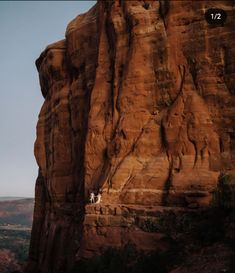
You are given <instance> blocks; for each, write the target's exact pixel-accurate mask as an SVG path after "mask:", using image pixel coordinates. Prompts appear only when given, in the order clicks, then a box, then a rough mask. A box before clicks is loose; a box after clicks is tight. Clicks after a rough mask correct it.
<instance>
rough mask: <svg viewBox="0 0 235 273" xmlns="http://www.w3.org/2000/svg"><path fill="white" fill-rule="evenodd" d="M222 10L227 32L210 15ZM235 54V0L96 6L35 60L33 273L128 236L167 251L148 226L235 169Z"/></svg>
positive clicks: (68, 263) (63, 265) (207, 193)
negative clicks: (92, 198) (38, 101)
mask: <svg viewBox="0 0 235 273" xmlns="http://www.w3.org/2000/svg"><path fill="white" fill-rule="evenodd" d="M214 6H216V7H220V8H223V9H224V10H225V11H226V12H227V14H228V17H227V21H226V23H225V24H224V26H223V27H222V26H218V27H215V26H211V25H208V24H207V22H206V21H205V19H204V13H205V11H206V10H207V9H208V8H210V7H214ZM234 58H235V28H234V1H121V0H120V1H98V2H97V4H96V5H95V6H94V7H93V8H92V9H90V10H89V11H88V12H87V13H85V14H82V15H79V16H78V17H76V18H75V19H74V20H73V21H72V22H71V23H70V24H69V25H68V27H67V30H66V39H65V40H62V41H59V42H57V43H54V44H52V45H49V46H48V47H47V48H46V49H45V51H44V52H43V53H42V54H41V56H40V57H39V59H38V60H37V61H36V65H37V69H38V71H39V77H40V84H41V90H42V94H43V96H44V98H45V101H44V104H43V106H42V109H41V112H40V114H39V121H38V124H37V139H36V142H35V157H36V160H37V163H38V165H39V175H38V178H37V182H36V196H35V198H36V199H35V200H36V201H35V211H34V223H33V231H32V238H31V247H30V255H29V260H30V261H29V265H28V269H27V271H28V272H42V273H47V272H51V273H52V272H53V273H59V272H69V270H70V269H71V267H72V265H73V263H74V260H75V258H77V259H79V258H82V257H90V256H92V255H94V254H97V253H99V251H101V250H102V249H103V248H105V247H108V246H111V247H120V246H123V245H125V243H126V242H129V241H131V242H132V243H134V244H135V245H136V246H137V248H140V249H143V250H151V249H154V248H156V247H159V248H162V247H163V248H164V247H165V245H164V243H163V242H161V238H162V236H163V237H164V235H163V234H162V233H156V232H145V231H143V229H141V228H140V226H141V221H145V220H146V219H149V217H155V218H156V217H159V215H161V214H162V213H164V212H165V211H169V210H173V209H174V210H178V211H180V213H181V212H182V213H183V211H185V210H187V208H193V207H194V208H195V207H201V206H207V205H208V204H209V202H210V199H211V194H212V192H213V190H214V189H215V187H216V185H217V179H218V175H219V173H220V171H221V170H223V171H227V172H231V173H232V172H233V171H234V170H235V134H234V125H235V121H234V116H235V98H234V92H235V85H234V83H235V66H234ZM99 191H102V201H101V203H100V204H99V205H90V204H89V195H90V193H91V192H95V193H96V194H97V193H98V192H99ZM176 207H178V209H176ZM137 218H138V223H137V221H136V219H137Z"/></svg>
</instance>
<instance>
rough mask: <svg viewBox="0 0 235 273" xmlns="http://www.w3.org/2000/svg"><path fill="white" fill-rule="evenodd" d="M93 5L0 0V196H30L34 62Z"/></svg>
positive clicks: (36, 96)
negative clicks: (75, 18) (74, 20)
mask: <svg viewBox="0 0 235 273" xmlns="http://www.w3.org/2000/svg"><path fill="white" fill-rule="evenodd" d="M94 4H95V1H0V34H1V39H0V41H1V42H0V88H1V89H0V94H1V96H0V196H34V186H35V179H36V177H37V170H38V168H37V164H36V161H35V158H34V155H33V146H34V141H35V137H36V123H37V118H38V113H39V111H40V108H41V105H42V103H43V98H42V96H41V92H40V87H39V81H38V74H37V71H36V68H35V64H34V62H35V60H36V59H37V57H38V56H39V55H40V53H41V52H42V51H43V49H44V48H45V47H46V46H47V45H48V44H50V43H52V42H55V41H58V40H61V39H63V38H64V33H65V29H66V26H67V24H68V23H69V22H70V21H71V20H72V19H73V18H74V17H76V16H77V15H78V14H80V13H83V12H84V11H86V10H88V9H89V8H90V7H91V6H93V5H94Z"/></svg>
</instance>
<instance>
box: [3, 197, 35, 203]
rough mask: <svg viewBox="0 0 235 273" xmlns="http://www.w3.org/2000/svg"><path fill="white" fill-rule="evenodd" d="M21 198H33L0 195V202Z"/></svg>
mask: <svg viewBox="0 0 235 273" xmlns="http://www.w3.org/2000/svg"><path fill="white" fill-rule="evenodd" d="M21 199H33V197H16V196H0V202H4V201H15V200H21Z"/></svg>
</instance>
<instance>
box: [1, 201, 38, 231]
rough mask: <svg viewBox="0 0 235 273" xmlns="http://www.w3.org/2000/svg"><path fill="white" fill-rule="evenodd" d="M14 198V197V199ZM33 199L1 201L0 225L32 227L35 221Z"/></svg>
mask: <svg viewBox="0 0 235 273" xmlns="http://www.w3.org/2000/svg"><path fill="white" fill-rule="evenodd" d="M12 198H13V197H12ZM33 207H34V199H33V198H18V199H9V198H8V199H5V200H3V199H2V198H1V199H0V225H4V224H20V225H26V226H31V225H32V219H33Z"/></svg>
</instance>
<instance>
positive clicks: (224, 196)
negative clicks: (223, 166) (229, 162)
mask: <svg viewBox="0 0 235 273" xmlns="http://www.w3.org/2000/svg"><path fill="white" fill-rule="evenodd" d="M212 205H213V206H215V207H220V208H224V209H234V208H235V181H234V177H233V176H232V175H230V174H226V173H221V174H220V175H219V177H218V186H217V189H216V191H215V192H214V195H213V201H212Z"/></svg>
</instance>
